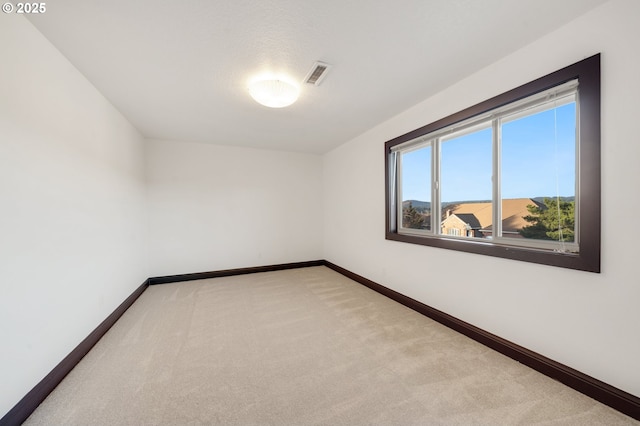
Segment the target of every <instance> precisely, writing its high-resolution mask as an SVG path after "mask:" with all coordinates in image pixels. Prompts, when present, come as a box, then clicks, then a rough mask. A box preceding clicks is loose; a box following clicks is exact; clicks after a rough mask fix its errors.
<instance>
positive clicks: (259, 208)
mask: <svg viewBox="0 0 640 426" xmlns="http://www.w3.org/2000/svg"><path fill="white" fill-rule="evenodd" d="M321 167H322V160H321V157H320V156H318V155H307V154H298V153H287V152H277V151H267V150H259V149H251V148H236V147H229V146H221V145H206V144H198V143H187V142H173V141H158V140H150V141H147V183H148V196H149V209H150V219H149V226H150V227H149V229H150V243H149V258H150V259H151V274H152V276H158V275H172V274H183V273H190V272H205V271H213V270H220V269H230V268H242V267H250V266H261V265H272V264H279V263H289V262H298V261H306V260H316V259H322V203H321V195H322V191H321V183H322V171H321Z"/></svg>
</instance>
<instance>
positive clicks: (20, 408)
mask: <svg viewBox="0 0 640 426" xmlns="http://www.w3.org/2000/svg"><path fill="white" fill-rule="evenodd" d="M311 266H327V267H328V268H330V269H333V270H334V271H336V272H338V273H340V274H342V275H344V276H345V277H347V278H350V279H352V280H353V281H355V282H358V283H360V284H362V285H364V286H366V287H369V288H370V289H372V290H374V291H376V292H378V293H380V294H382V295H384V296H387V297H389V298H390V299H392V300H395V301H396V302H398V303H401V304H402V305H404V306H407V307H408V308H411V309H413V310H414V311H416V312H419V313H421V314H423V315H425V316H427V317H429V318H431V319H433V320H435V321H438V322H439V323H441V324H443V325H445V326H447V327H449V328H451V329H453V330H456V331H457V332H459V333H461V334H464V335H465V336H467V337H470V338H472V339H473V340H475V341H477V342H479V343H482V344H484V345H485V346H487V347H490V348H491V349H493V350H495V351H497V352H500V353H501V354H503V355H506V356H508V357H510V358H513V359H515V360H516V361H518V362H520V363H522V364H525V365H527V366H529V367H531V368H533V369H534V370H536V371H539V372H540V373H542V374H545V375H546V376H549V377H551V378H553V379H556V380H558V381H560V382H562V383H564V384H565V385H567V386H569V387H571V388H573V389H575V390H577V391H579V392H582V393H583V394H585V395H587V396H589V397H591V398H593V399H595V400H597V401H600V402H602V403H603V404H606V405H608V406H610V407H612V408H615V409H616V410H618V411H620V412H622V413H624V414H626V415H628V416H630V417H633V418H634V419H636V420H640V398H638V397H637V396H634V395H632V394H630V393H627V392H625V391H623V390H621V389H618V388H615V387H613V386H611V385H609V384H607V383H604V382H602V381H600V380H598V379H595V378H593V377H590V376H587V375H586V374H584V373H581V372H579V371H577V370H574V369H573V368H571V367H568V366H566V365H564V364H560V363H559V362H556V361H554V360H552V359H549V358H547V357H545V356H542V355H540V354H538V353H536V352H533V351H530V350H528V349H526V348H524V347H522V346H519V345H516V344H515V343H512V342H510V341H508V340H505V339H503V338H501V337H498V336H496V335H494V334H491V333H489V332H487V331H485V330H482V329H481V328H478V327H476V326H474V325H472V324H469V323H467V322H464V321H462V320H460V319H458V318H455V317H453V316H451V315H449V314H446V313H444V312H442V311H439V310H437V309H435V308H432V307H430V306H428V305H425V304H424V303H422V302H418V301H417V300H415V299H412V298H410V297H408V296H405V295H403V294H402V293H398V292H397V291H395V290H391V289H390V288H387V287H385V286H383V285H381V284H378V283H376V282H374V281H371V280H369V279H367V278H365V277H363V276H361V275H358V274H356V273H354V272H351V271H349V270H347V269H344V268H342V267H340V266H338V265H336V264H334V263H331V262H329V261H326V260H313V261H309V262H296V263H285V264H280V265H269V266H256V267H251V268H239V269H226V270H221V271H212V272H200V273H194V274H184V275H171V276H164V277H153V278H149V279H148V280H146V281H145V282H144V283H143V284H142V285H140V287H138V288H137V289H136V290H135V291H134V292H133V293H132V294H131V295H130V296H129V297H128V298H127V299H126V300H125V301H124V302H122V303H121V304H120V306H118V308H116V310H115V311H113V313H112V314H111V315H109V316H108V317H107V318H106V319H105V320H104V321H103V322H102V323H101V324H100V325H99V326H98V327H97V328H96V329H95V330H93V331H92V332H91V334H89V336H87V337H86V338H85V339H84V340H83V341H82V342H81V343H80V344H79V345H78V346H77V347H76V348H75V349H74V350H73V351H71V353H70V354H69V355H67V357H66V358H65V359H63V360H62V361H61V362H60V363H59V364H58V365H57V366H56V367H55V368H54V369H53V370H51V372H50V373H49V374H48V375H47V376H46V377H45V378H44V379H42V380H41V381H40V383H38V384H37V385H36V386H35V387H34V388H33V389H32V390H31V391H30V392H29V393H28V394H27V395H25V397H24V398H22V399H21V400H20V402H18V403H17V404H16V405H15V406H14V407H13V408H12V409H11V410H10V411H9V412H8V413H7V414H6V415H5V416H4V417H2V419H0V426H14V425H20V424H22V422H24V421H25V420H26V419H27V418H28V417H29V416H30V415H31V413H33V411H35V409H36V408H38V405H40V403H42V401H44V400H45V398H46V397H47V396H48V395H49V393H51V391H53V389H55V387H56V386H57V385H58V384H59V383H60V382H61V381H62V379H64V377H65V376H66V375H67V374H68V373H69V372H70V371H71V370H72V369H73V367H75V366H76V364H77V363H78V362H80V360H81V359H82V358H83V357H84V356H85V355H86V354H87V353H88V352H89V350H91V348H92V347H93V346H94V345H95V344H96V343H97V342H98V340H100V338H101V337H102V336H103V335H104V334H105V333H106V332H107V331H108V330H109V328H111V326H112V325H113V324H114V323H115V322H116V321H117V320H118V318H120V317H121V316H122V314H124V312H125V311H126V310H127V309H128V308H129V307H130V306H131V305H132V304H133V302H135V300H136V299H137V298H138V297H139V296H140V295H141V294H142V293H143V292H144V291H145V290H146V288H147V286H148V285H151V284H165V283H172V282H179V281H191V280H201V279H207V278H218V277H227V276H232V275H244V274H253V273H257V272H270V271H278V270H285V269H296V268H306V267H311Z"/></svg>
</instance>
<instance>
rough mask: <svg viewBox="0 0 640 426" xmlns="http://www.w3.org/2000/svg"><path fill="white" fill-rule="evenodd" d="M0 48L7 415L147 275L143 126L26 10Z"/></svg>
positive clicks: (2, 25)
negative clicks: (51, 39)
mask: <svg viewBox="0 0 640 426" xmlns="http://www.w3.org/2000/svg"><path fill="white" fill-rule="evenodd" d="M0 58H2V64H1V65H0V218H1V220H0V342H1V343H0V345H1V347H0V417H2V416H3V415H4V414H5V413H6V412H7V411H8V410H10V409H11V408H12V407H13V406H14V405H15V404H16V403H17V402H18V401H19V400H20V399H21V398H22V397H23V396H24V395H25V394H26V393H27V392H28V391H30V390H31V389H32V388H33V386H35V385H36V384H37V383H38V382H39V381H40V380H41V379H42V378H43V377H44V376H45V375H46V374H48V373H49V372H50V371H51V369H52V368H53V367H55V366H56V365H57V364H58V363H59V362H60V361H61V360H62V359H63V358H64V357H65V356H66V355H67V354H68V353H69V352H70V351H71V350H73V349H74V348H75V346H76V345H78V343H80V341H82V340H83V339H84V338H85V337H86V336H87V335H88V334H89V333H90V332H91V331H92V330H93V329H94V328H95V327H96V326H98V324H100V322H101V321H103V320H104V319H105V318H106V317H107V316H108V315H109V314H110V313H111V312H112V311H113V310H114V309H115V308H116V307H117V306H118V305H119V304H120V303H121V302H122V301H123V300H124V299H125V298H126V297H127V296H129V295H130V294H131V293H132V292H133V291H134V290H135V289H136V288H137V287H138V286H139V285H140V284H142V283H143V282H144V280H145V279H146V278H147V277H148V276H149V274H148V270H147V267H146V260H145V256H144V255H145V253H144V249H145V245H144V241H145V238H146V235H145V225H144V224H145V211H144V195H145V194H144V176H143V165H144V163H143V154H144V144H143V140H142V138H141V136H140V135H139V134H138V132H137V131H136V130H135V129H134V128H133V127H132V126H131V125H130V124H129V123H128V122H127V121H126V120H125V119H124V118H123V117H122V116H121V115H120V113H119V112H118V111H116V110H115V109H114V108H113V107H112V106H111V104H110V103H109V102H107V101H106V100H105V99H104V97H103V96H102V95H101V94H100V93H98V92H97V91H96V90H95V88H94V87H93V86H92V85H91V84H90V83H88V82H87V81H86V79H85V78H84V77H83V76H82V75H81V74H80V73H79V72H78V71H77V70H76V69H75V68H74V67H73V66H72V65H71V64H69V62H67V60H66V59H65V58H64V57H63V56H62V55H61V54H60V53H59V52H58V51H57V50H56V49H55V48H54V47H53V46H51V45H50V43H49V42H48V41H47V40H46V39H45V38H44V37H43V36H42V35H41V34H40V33H39V32H38V31H37V30H36V29H35V28H34V27H33V26H32V25H31V24H30V23H29V22H28V21H27V20H26V19H24V18H23V17H22V16H19V15H15V14H11V15H7V14H4V13H3V14H0Z"/></svg>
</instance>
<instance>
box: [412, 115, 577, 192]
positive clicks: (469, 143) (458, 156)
mask: <svg viewBox="0 0 640 426" xmlns="http://www.w3.org/2000/svg"><path fill="white" fill-rule="evenodd" d="M575 116H576V109H575V103H569V104H566V105H561V106H559V107H557V108H555V109H549V110H546V111H543V112H539V113H536V114H532V115H527V116H525V117H522V118H519V119H516V120H513V121H510V122H506V123H505V124H503V126H502V152H501V156H502V159H501V160H502V161H501V164H502V169H501V173H502V177H501V181H502V189H501V190H502V198H533V197H542V196H547V197H550V196H556V195H559V196H565V197H571V196H574V195H575V172H576V170H575V163H576V151H575V136H576V133H575V132H576V120H575ZM491 132H492V131H491V129H490V128H488V129H484V130H481V131H477V132H474V133H471V134H468V135H464V136H462V137H459V138H456V139H452V140H449V141H445V142H443V144H442V159H441V173H442V176H441V177H442V201H443V202H451V201H472V200H476V201H479V200H490V199H491V198H492V183H491V161H492V153H491V138H492V136H491ZM431 151H432V150H431V147H425V148H421V149H418V150H415V151H412V152H408V153H405V154H403V158H402V161H403V167H402V169H403V175H402V191H403V197H402V198H403V200H419V201H430V199H431V193H430V181H431V176H430V173H431V167H430V166H431V162H430V161H431V160H430V156H431Z"/></svg>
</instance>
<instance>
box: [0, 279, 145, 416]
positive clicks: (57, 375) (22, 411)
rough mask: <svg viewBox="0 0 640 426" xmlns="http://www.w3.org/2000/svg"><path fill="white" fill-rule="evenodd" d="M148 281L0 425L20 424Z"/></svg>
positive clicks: (28, 394)
mask: <svg viewBox="0 0 640 426" xmlns="http://www.w3.org/2000/svg"><path fill="white" fill-rule="evenodd" d="M148 285H149V280H146V281H145V282H144V283H142V284H141V285H140V286H139V287H138V288H137V289H136V290H135V291H134V292H133V293H131V295H130V296H129V297H127V299H126V300H125V301H124V302H122V303H121V304H120V306H118V307H117V308H116V310H115V311H113V312H112V313H111V315H109V316H108V317H107V318H106V319H105V320H104V321H102V322H101V323H100V325H99V326H98V327H96V328H95V330H93V331H92V332H91V333H90V334H89V335H88V336H87V337H86V338H85V339H84V340H83V341H82V342H80V344H79V345H78V346H76V348H75V349H74V350H72V351H71V353H70V354H69V355H67V356H66V357H65V358H64V359H63V360H62V361H60V363H59V364H58V365H56V366H55V368H54V369H53V370H51V372H50V373H49V374H47V376H46V377H45V378H44V379H42V380H41V381H40V383H38V384H37V385H36V386H35V387H34V388H33V389H31V390H30V391H29V393H27V394H26V395H25V396H24V398H22V399H21V400H20V401H19V402H18V403H17V404H16V405H15V406H14V407H13V408H12V409H11V410H9V412H8V413H7V414H5V415H4V416H3V417H2V418H1V419H0V426H14V425H20V424H22V423H23V422H24V421H25V420H27V418H28V417H29V416H30V415H31V413H33V412H34V411H35V409H36V408H38V405H40V404H41V403H42V401H44V400H45V398H46V397H47V396H48V395H49V394H50V393H51V392H52V391H53V390H54V389H55V387H56V386H58V384H60V382H61V381H62V379H64V378H65V376H66V375H67V374H69V372H70V371H71V370H73V367H75V366H76V364H78V363H79V362H80V360H81V359H82V358H83V357H84V356H85V355H86V354H87V353H88V352H89V351H90V350H91V348H93V346H94V345H95V344H96V343H98V340H100V338H101V337H102V336H104V334H105V333H106V332H107V331H109V329H110V328H111V326H113V324H115V322H116V321H117V320H118V319H119V318H120V317H121V316H122V314H124V312H125V311H126V310H127V309H129V307H130V306H131V305H133V302H135V301H136V299H137V298H138V297H140V295H141V294H142V293H143V292H144V291H145V290H146V289H147V286H148Z"/></svg>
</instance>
